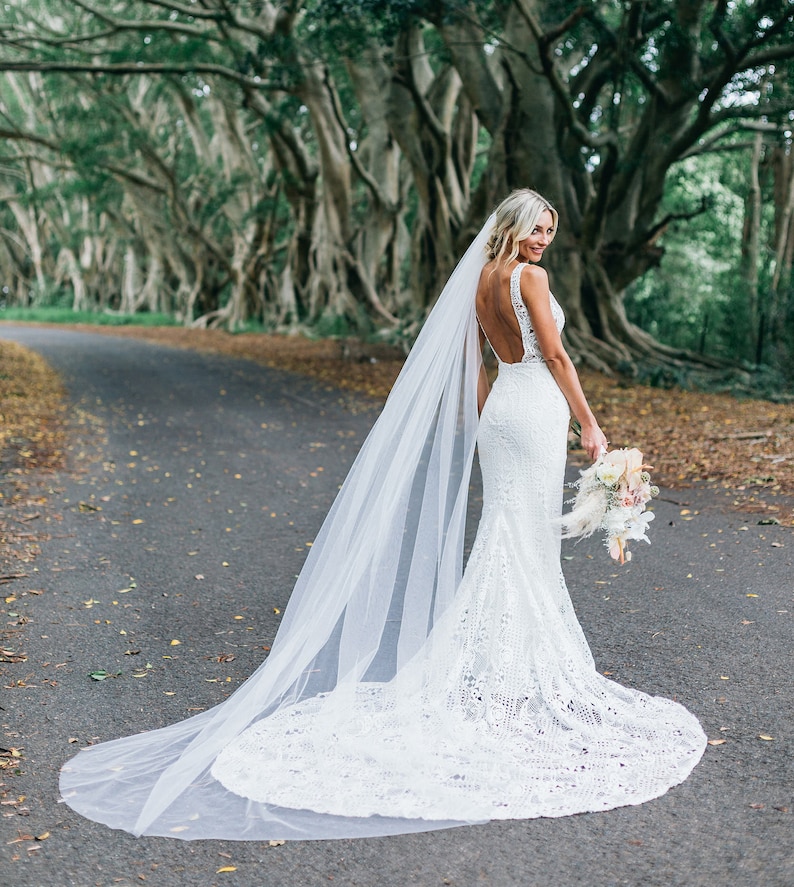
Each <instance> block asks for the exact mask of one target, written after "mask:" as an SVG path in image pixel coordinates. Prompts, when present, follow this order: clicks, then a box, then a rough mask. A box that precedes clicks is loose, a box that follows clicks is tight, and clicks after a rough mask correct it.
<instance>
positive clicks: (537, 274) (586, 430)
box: [521, 265, 608, 461]
mask: <svg viewBox="0 0 794 887" xmlns="http://www.w3.org/2000/svg"><path fill="white" fill-rule="evenodd" d="M521 295H522V297H523V299H524V302H525V303H526V306H527V309H528V310H529V317H530V320H531V321H532V328H533V329H534V331H535V335H536V336H537V339H538V345H539V346H540V352H541V354H542V355H543V359H544V360H545V361H546V365H547V366H548V368H549V370H550V371H551V374H552V376H554V380H555V381H556V383H557V384H558V385H559V386H560V390H561V391H562V393H563V394H564V395H565V399H566V400H567V401H568V406H569V407H570V408H571V412H572V413H573V414H574V416H575V417H576V420H577V421H578V422H579V424H580V425H581V426H582V447H583V448H584V450H585V452H586V453H587V455H588V456H589V457H590V458H591V459H592V460H593V461H595V460H596V459H597V458H598V456H599V453H600V452H601V448H602V447H604V448H606V446H607V443H608V441H607V439H606V436H605V435H604V432H603V431H602V430H601V429H600V428H599V426H598V422H597V421H596V418H595V416H594V415H593V411H592V410H591V409H590V405H589V404H588V403H587V398H586V397H585V395H584V391H582V385H581V382H580V381H579V375H578V373H577V372H576V367H575V366H574V365H573V361H572V360H571V358H570V357H569V356H568V352H567V351H566V350H565V347H564V346H563V344H562V339H561V338H560V333H559V331H558V329H557V324H556V323H555V322H554V315H553V314H552V313H551V305H550V303H549V279H548V275H547V274H546V272H545V270H544V269H543V268H540V267H538V266H537V265H529V266H528V267H526V268H524V270H523V271H522V272H521Z"/></svg>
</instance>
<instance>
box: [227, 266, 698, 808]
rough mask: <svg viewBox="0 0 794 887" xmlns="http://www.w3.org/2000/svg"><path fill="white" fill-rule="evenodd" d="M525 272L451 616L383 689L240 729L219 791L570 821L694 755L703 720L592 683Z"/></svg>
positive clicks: (686, 764)
mask: <svg viewBox="0 0 794 887" xmlns="http://www.w3.org/2000/svg"><path fill="white" fill-rule="evenodd" d="M521 267H522V266H519V267H518V268H516V269H515V271H514V273H513V276H512V278H511V294H512V293H513V292H514V291H518V301H519V302H520V304H517V303H516V301H515V299H514V300H513V304H514V307H515V310H516V316H517V317H518V320H519V324H520V326H521V331H522V339H523V343H524V357H523V360H522V361H521V362H520V363H516V364H504V363H500V368H499V376H498V378H497V380H496V382H495V383H494V386H493V389H492V391H491V394H490V395H489V397H488V400H487V401H486V405H485V408H484V410H483V414H482V417H481V421H480V428H479V432H478V447H479V454H480V463H481V467H482V475H483V502H484V504H483V512H482V518H481V521H480V525H479V529H478V533H477V538H476V540H475V543H474V547H473V550H472V553H471V556H470V558H469V562H468V565H467V567H466V571H465V574H464V577H463V581H462V582H461V585H460V587H459V590H458V593H457V595H456V597H455V599H454V602H453V603H452V605H451V606H450V607H449V608H448V609H447V611H446V612H445V613H444V615H443V616H442V617H441V619H440V620H439V621H438V622H437V623H436V625H435V626H434V628H433V630H432V631H431V633H430V635H429V637H428V639H427V641H426V642H425V644H424V645H423V647H422V648H421V650H420V652H419V654H417V655H416V656H414V657H413V658H412V659H411V660H410V661H409V662H408V663H407V665H405V666H404V667H403V668H402V669H401V670H400V671H399V672H398V673H397V675H396V676H395V677H394V678H393V679H392V680H391V681H389V682H387V683H345V682H344V681H341V682H340V683H339V684H337V686H336V687H335V689H334V690H333V691H331V692H329V693H327V694H322V695H320V696H316V697H314V698H313V699H309V700H306V701H302V702H299V703H297V704H295V705H292V706H289V707H284V708H282V709H280V710H279V711H278V712H277V713H276V714H275V715H271V716H270V717H267V718H264V719H262V720H260V721H258V722H256V723H255V724H253V725H252V726H251V727H249V728H248V729H246V730H245V731H244V732H242V733H241V734H240V735H239V736H238V737H237V738H236V739H234V740H233V741H232V742H231V743H230V744H229V745H227V746H226V748H225V749H224V750H223V751H222V752H221V753H220V755H219V756H218V757H217V759H216V760H215V763H214V765H213V767H212V775H213V776H214V778H215V779H217V780H218V781H219V782H220V783H222V784H223V786H224V787H225V788H227V789H228V790H229V791H231V792H234V793H235V794H238V795H240V796H242V797H244V798H248V799H251V800H253V801H260V802H264V803H267V804H269V805H275V806H278V807H287V808H292V809H296V808H297V809H306V810H313V811H317V812H319V813H330V814H336V815H341V816H347V817H367V816H391V817H404V818H406V819H416V818H418V819H425V820H453V821H454V820H457V821H462V820H486V819H507V818H531V817H537V816H563V815H567V814H570V813H577V812H584V811H595V810H606V809H610V808H612V807H617V806H622V805H626V804H638V803H641V802H643V801H646V800H648V799H650V798H654V797H657V796H659V795H661V794H663V793H664V792H665V791H667V789H669V788H670V787H671V786H673V785H676V784H678V783H679V782H681V781H683V780H684V779H685V778H686V776H687V775H688V774H689V772H690V771H691V770H692V768H693V767H694V766H695V764H696V763H697V761H698V760H699V759H700V757H701V755H702V753H703V750H704V748H705V742H706V738H705V736H704V734H703V731H702V729H701V727H700V724H699V723H698V721H697V719H696V718H695V717H694V716H693V715H691V714H690V713H689V712H688V711H687V710H686V709H685V708H683V707H682V706H681V705H679V704H677V703H675V702H672V701H671V700H668V699H662V698H656V697H650V696H647V695H645V694H643V693H641V692H639V691H636V690H631V689H627V688H624V687H622V686H620V685H618V684H615V683H613V682H612V681H609V680H607V679H606V678H605V677H603V676H602V675H601V674H599V673H598V672H597V671H596V670H595V666H594V662H593V658H592V655H591V653H590V650H589V648H588V645H587V642H586V640H585V638H584V635H583V633H582V631H581V628H580V626H579V623H578V621H577V619H576V616H575V614H574V611H573V607H572V605H571V601H570V598H569V595H568V591H567V588H566V585H565V581H564V579H563V576H562V572H561V569H560V531H559V528H558V526H556V525H555V523H554V518H555V517H558V516H559V514H560V511H561V500H562V489H563V480H564V470H565V456H566V434H567V428H568V421H569V412H568V406H567V403H566V401H565V398H564V397H563V395H562V393H561V391H560V389H559V387H558V386H557V384H556V382H555V381H554V379H553V377H552V375H551V373H550V372H549V370H548V368H547V367H546V365H545V363H543V360H542V356H541V355H540V349H539V347H538V343H537V339H536V338H535V335H534V332H533V331H532V329H531V325H530V319H529V315H528V312H527V310H526V307H525V306H524V303H523V301H521V299H520V290H518V277H519V275H520V271H521ZM522 309H523V311H522ZM552 310H553V312H554V315H555V320H556V322H557V325H558V328H561V326H562V311H561V309H560V307H559V305H558V304H557V303H556V301H555V300H554V299H553V298H552Z"/></svg>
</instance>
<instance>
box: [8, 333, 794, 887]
mask: <svg viewBox="0 0 794 887" xmlns="http://www.w3.org/2000/svg"><path fill="white" fill-rule="evenodd" d="M3 338H8V339H13V340H15V341H17V342H20V343H22V344H24V345H26V346H28V347H30V348H33V349H35V350H36V351H38V352H40V353H41V354H42V355H43V356H44V357H45V358H46V359H47V360H48V361H49V363H50V364H51V365H52V366H53V367H54V368H55V369H56V370H57V371H58V372H59V373H61V374H62V377H63V379H64V381H65V383H66V385H67V388H68V391H69V396H70V399H71V402H72V418H73V422H74V426H75V435H76V437H75V442H74V446H73V448H72V452H71V465H70V470H69V471H68V472H66V471H65V472H63V473H61V474H60V475H58V476H56V477H55V478H48V479H47V481H46V482H47V483H48V485H49V487H50V493H49V499H50V503H51V505H50V507H49V509H48V510H47V513H46V515H45V517H43V518H42V520H45V519H46V521H47V523H46V527H45V528H46V530H47V532H48V533H49V534H50V535H51V538H50V539H49V541H47V542H45V543H44V544H43V546H42V552H41V554H40V556H39V557H38V558H37V559H36V561H35V564H34V565H33V567H32V568H31V569H30V570H29V576H28V578H27V579H25V580H19V581H17V582H16V583H14V585H13V588H11V586H8V585H6V586H4V591H5V592H6V594H8V592H9V590H12V591H13V592H14V594H15V595H16V596H17V601H16V602H14V603H13V604H5V608H6V611H7V613H13V614H16V615H12V616H7V617H6V620H7V622H9V623H10V624H12V625H14V626H16V625H17V624H18V623H19V621H20V619H21V621H22V622H25V621H26V620H27V622H26V624H25V625H24V629H23V635H22V638H21V639H20V640H19V642H18V645H19V646H20V647H23V648H24V650H25V652H26V653H27V656H28V659H27V661H26V662H22V663H16V664H4V665H3V666H2V671H0V675H2V678H3V681H2V683H3V686H4V689H3V690H2V703H1V704H2V709H3V710H2V711H0V719H2V729H3V736H4V738H3V741H2V744H3V745H4V746H6V747H11V746H13V747H17V748H19V747H21V748H22V749H23V752H22V759H21V764H20V769H21V773H20V774H19V775H17V776H14V777H11V778H12V779H13V787H14V788H13V791H14V794H15V795H17V794H18V795H19V796H23V795H24V797H25V799H24V802H20V803H19V804H17V805H16V806H15V805H13V804H12V805H8V806H7V807H2V808H0V844H1V845H2V857H0V859H2V862H1V863H0V865H2V875H3V882H4V883H6V884H9V885H11V884H13V885H15V887H67V885H69V887H72V885H74V887H94V885H96V887H113V885H121V887H128V885H133V884H135V885H140V884H149V885H155V887H173V885H180V887H181V885H190V887H205V885H219V887H222V885H228V887H319V885H326V884H334V885H337V887H342V885H344V887H353V885H356V887H374V885H385V887H392V885H394V887H405V885H420V887H436V885H439V887H441V885H454V887H470V885H493V887H513V885H521V887H546V885H552V884H553V885H555V887H574V885H577V887H578V885H587V887H613V885H638V887H639V885H643V887H645V885H651V887H655V885H659V887H674V885H681V887H699V885H704V887H705V885H709V887H712V885H723V884H732V885H735V887H743V885H748V887H749V885H772V887H777V885H780V887H791V885H794V850H792V847H794V756H793V755H792V751H793V750H794V747H793V745H792V734H793V733H794V731H793V730H792V724H791V722H792V718H791V714H792V702H793V701H794V693H793V692H792V683H793V682H792V667H791V665H792V613H794V573H793V572H792V568H791V566H792V554H794V537H792V532H791V530H789V529H786V528H783V527H779V526H762V525H759V524H758V515H752V514H744V513H741V512H737V511H734V510H731V509H730V508H729V507H728V504H729V503H728V500H726V499H725V498H724V497H722V498H721V497H718V496H716V495H714V494H710V493H708V492H705V491H692V490H686V491H662V495H661V497H660V500H658V501H657V502H656V508H655V510H656V515H657V519H656V521H655V523H654V524H653V525H652V527H651V531H652V538H653V544H652V545H651V546H650V547H647V546H644V545H642V546H635V549H634V550H635V557H634V560H633V561H632V563H631V564H628V565H626V566H624V567H618V566H616V565H614V564H613V563H612V562H611V561H610V559H609V557H608V556H607V554H606V551H605V550H604V548H603V547H602V546H601V544H600V543H599V542H597V541H595V540H586V541H585V542H582V543H579V544H578V545H570V544H567V545H566V547H565V549H564V555H565V558H566V560H565V562H564V567H565V572H566V576H567V578H568V582H569V586H570V590H571V594H572V597H573V599H574V603H575V605H576V609H577V613H578V615H579V618H580V620H581V622H582V625H583V627H584V630H585V632H586V634H587V637H588V639H589V641H590V644H591V647H592V649H593V652H594V654H595V657H596V662H597V664H598V667H599V668H600V669H601V670H602V671H604V672H607V673H610V674H611V675H612V676H613V678H614V679H615V680H618V681H620V682H622V683H624V684H627V685H631V686H636V687H638V688H640V689H642V690H645V691H647V692H650V693H654V694H661V695H665V696H671V697H674V698H676V699H678V700H679V701H681V702H683V703H684V704H685V705H687V706H688V707H689V708H690V709H691V710H692V711H694V712H695V713H696V714H697V716H698V717H699V718H700V720H701V722H702V723H703V725H704V728H705V730H706V732H707V733H708V736H709V738H710V739H712V740H724V741H723V742H720V743H719V744H715V745H710V746H709V748H708V749H707V751H706V754H705V756H704V758H703V760H702V762H701V763H700V764H699V765H698V767H697V768H696V769H695V771H694V773H693V774H692V775H691V777H690V778H689V779H688V780H687V781H686V782H685V783H684V784H683V785H681V786H678V787H676V788H674V789H672V790H671V791H669V792H668V793H667V794H666V795H665V796H663V797H662V798H659V799H657V800H655V801H652V802H650V803H647V804H643V805H641V806H638V807H625V808H621V809H618V810H612V811H609V812H606V813H596V814H582V815H577V816H570V817H566V818H562V819H539V820H529V821H508V822H498V823H491V824H487V825H482V826H475V827H464V828H457V829H450V830H446V831H440V832H429V833H424V834H414V835H406V836H397V837H391V838H379V839H362V840H356V841H347V840H344V841H316V842H293V843H287V844H279V845H277V846H271V845H270V844H269V843H268V842H231V841H197V842H182V841H178V840H170V839H163V838H133V837H132V836H130V835H128V834H126V833H123V832H118V831H113V830H110V829H107V828H106V827H104V826H100V825H98V824H96V823H93V822H90V821H88V820H85V819H83V818H81V817H80V816H78V815H77V814H75V813H73V812H72V811H71V810H70V809H69V808H68V807H66V806H65V805H63V804H59V803H58V790H57V777H58V770H59V768H60V766H61V765H62V763H63V762H64V761H65V760H66V759H68V758H69V757H70V756H71V755H72V754H73V753H74V751H75V750H76V749H77V748H78V747H80V746H81V745H83V744H85V743H86V742H87V741H93V740H104V739H111V738H114V737H118V736H122V735H126V734H129V733H131V732H137V731H140V730H144V729H150V728H153V727H158V726H161V725H164V724H168V723H172V722H174V721H177V720H180V719H182V718H184V717H186V716H188V715H189V714H191V713H193V712H195V711H198V710H201V709H203V708H206V707H208V706H210V705H212V704H215V703H217V702H219V701H220V700H222V699H223V698H224V697H225V696H227V695H228V694H229V693H230V692H231V691H232V690H233V689H234V688H235V687H236V686H238V685H239V684H240V683H241V681H242V680H243V679H244V678H245V677H246V676H247V675H248V674H249V673H250V672H251V671H253V669H254V668H255V667H256V666H257V665H258V664H259V662H261V660H262V658H263V657H265V656H266V655H267V648H268V647H269V645H270V642H271V641H272V638H273V635H274V633H275V631H276V629H277V627H278V622H279V619H280V618H281V613H282V612H283V609H284V607H285V605H286V604H287V601H288V598H289V594H290V590H291V588H292V584H293V582H294V579H295V576H296V574H297V573H298V571H299V569H300V566H301V563H302V562H303V559H304V557H305V553H306V551H307V546H308V545H309V544H310V543H311V540H312V539H313V537H314V534H315V533H316V531H317V529H318V528H319V525H320V523H321V521H322V518H323V516H324V514H325V512H326V510H327V509H328V507H329V506H330V504H331V502H332V500H333V497H334V495H335V492H336V490H337V489H338V486H339V484H340V483H341V482H342V480H343V478H344V475H345V473H346V470H347V468H348V466H349V465H350V463H351V462H352V460H353V458H354V456H355V454H356V452H357V449H358V447H359V446H360V444H361V442H362V441H363V439H364V437H365V435H366V433H367V430H368V429H369V427H370V426H371V424H372V421H373V420H374V417H375V415H376V410H375V409H374V408H373V409H354V408H351V404H350V400H349V398H346V397H344V396H343V395H341V394H340V393H339V392H337V391H332V390H328V389H326V388H324V387H322V386H321V385H318V384H315V383H313V382H311V381H309V380H306V379H303V378H301V377H298V376H294V375H291V374H288V373H283V372H279V371H276V370H273V369H268V368H265V367H261V366H258V365H256V364H254V363H251V362H247V361H240V360H233V359H229V358H225V357H220V356H213V355H206V354H199V353H194V352H190V351H183V350H178V349H171V348H166V347H162V346H156V345H153V344H150V343H147V342H143V341H137V340H133V339H119V338H114V337H106V336H101V335H89V334H84V333H75V332H69V331H65V330H54V329H46V328H36V327H11V326H5V325H3V326H0V347H2V339H3ZM471 498H472V527H473V526H474V523H475V521H476V510H477V505H478V500H479V486H478V483H477V481H476V478H475V480H474V482H473V486H472V497H471ZM26 590H36V591H39V592H40V594H37V595H31V594H22V592H24V591H26ZM177 642H178V643H177ZM99 669H102V670H104V671H106V672H107V673H110V674H116V673H118V672H120V675H119V676H117V677H110V678H107V679H105V680H102V681H95V680H92V679H91V678H90V677H89V673H90V672H92V671H97V670H99ZM762 736H763V737H769V738H765V739H762V738H760V737H762ZM41 836H45V837H43V838H42V839H41V840H38V841H37V840H31V837H32V838H35V837H41ZM219 869H233V870H232V871H221V872H219V871H218V870H219Z"/></svg>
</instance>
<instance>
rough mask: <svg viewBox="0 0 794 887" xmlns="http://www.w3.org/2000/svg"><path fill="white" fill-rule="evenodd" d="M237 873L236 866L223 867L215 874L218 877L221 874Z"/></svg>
mask: <svg viewBox="0 0 794 887" xmlns="http://www.w3.org/2000/svg"><path fill="white" fill-rule="evenodd" d="M236 871H237V866H236V865H222V866H221V867H220V868H219V869H218V870H217V871H216V872H215V874H216V875H220V874H221V872H236Z"/></svg>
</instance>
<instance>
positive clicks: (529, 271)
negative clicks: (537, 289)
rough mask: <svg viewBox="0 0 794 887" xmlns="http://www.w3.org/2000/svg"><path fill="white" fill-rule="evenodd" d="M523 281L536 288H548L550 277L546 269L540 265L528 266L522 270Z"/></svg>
mask: <svg viewBox="0 0 794 887" xmlns="http://www.w3.org/2000/svg"><path fill="white" fill-rule="evenodd" d="M521 281H522V283H523V281H527V283H530V284H534V285H535V286H538V285H540V286H548V284H549V275H548V272H547V271H546V269H545V268H541V266H540V265H532V264H527V265H524V267H523V268H522V269H521Z"/></svg>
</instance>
